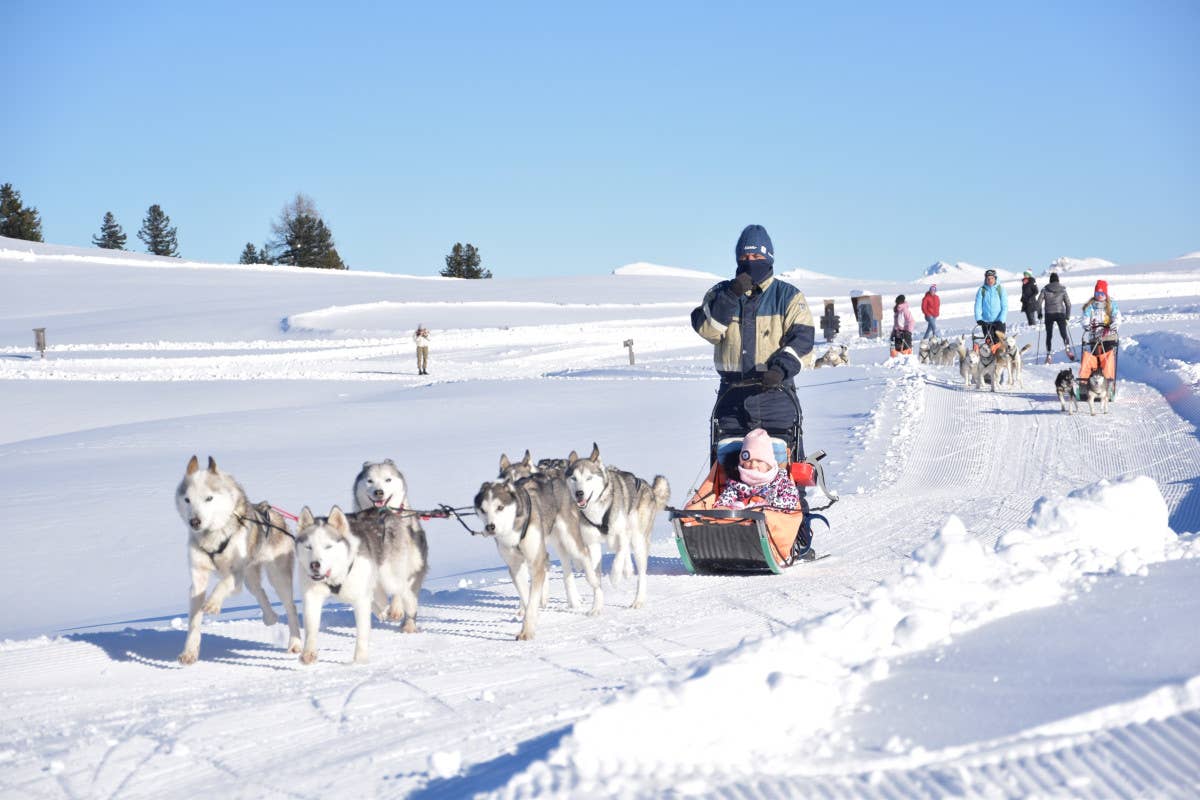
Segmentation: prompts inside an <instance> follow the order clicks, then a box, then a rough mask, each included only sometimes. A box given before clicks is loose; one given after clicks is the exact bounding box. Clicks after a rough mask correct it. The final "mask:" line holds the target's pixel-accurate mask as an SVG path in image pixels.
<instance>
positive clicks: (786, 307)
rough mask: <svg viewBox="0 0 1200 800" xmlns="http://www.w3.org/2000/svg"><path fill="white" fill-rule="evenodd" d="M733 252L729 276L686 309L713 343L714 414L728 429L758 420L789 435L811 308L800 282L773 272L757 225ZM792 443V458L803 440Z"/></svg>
mask: <svg viewBox="0 0 1200 800" xmlns="http://www.w3.org/2000/svg"><path fill="white" fill-rule="evenodd" d="M734 259H735V261H736V264H737V269H736V272H735V273H734V276H733V278H732V279H730V280H727V281H721V282H720V283H718V284H717V285H715V286H713V287H712V288H711V289H709V290H708V292H707V293H706V294H705V295H704V299H703V300H702V301H701V303H700V305H699V306H698V307H697V308H696V309H694V310H693V311H692V328H693V330H695V331H696V333H698V334H699V335H700V336H701V337H702V338H703V339H704V340H705V341H707V342H709V343H710V344H712V346H713V363H714V366H715V367H716V370H717V374H718V375H719V376H720V378H721V385H720V388H719V389H718V390H717V391H718V396H719V397H720V401H719V403H718V407H717V409H716V414H717V421H718V424H719V425H720V426H721V430H722V432H724V433H728V434H729V435H737V434H739V433H740V434H745V433H747V432H749V431H750V430H752V429H754V428H757V427H762V428H766V429H767V431H769V432H771V433H774V434H780V433H786V434H787V435H788V436H789V437H790V435H791V429H792V426H793V425H794V424H796V423H798V422H799V421H800V420H798V419H797V408H798V407H799V403H798V402H796V401H795V399H794V398H795V394H796V386H795V383H794V382H793V378H795V376H796V374H797V373H798V372H800V370H801V369H802V368H804V367H806V366H807V367H809V368H811V367H812V350H813V339H814V335H815V330H814V326H813V317H812V312H811V311H810V310H809V307H808V302H807V301H806V300H805V299H804V295H803V294H802V293H801V292H800V290H799V289H797V288H796V287H795V286H793V285H791V284H790V283H786V282H784V281H782V280H779V279H778V278H776V277H774V271H773V267H774V264H775V248H774V246H773V245H772V244H771V237H770V236H768V235H767V231H766V229H765V228H763V227H762V226H761V225H747V226H746V228H745V230H743V231H742V234H741V236H739V237H738V240H737V245H736V246H735V247H734ZM789 394H790V395H792V396H791V397H788V396H787V395H789ZM795 444H796V449H795V452H794V453H793V454H792V458H793V459H795V460H802V459H803V458H804V444H803V442H801V441H797V442H796V443H795Z"/></svg>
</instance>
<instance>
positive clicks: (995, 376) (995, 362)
mask: <svg viewBox="0 0 1200 800" xmlns="http://www.w3.org/2000/svg"><path fill="white" fill-rule="evenodd" d="M1002 349H1003V348H1002ZM978 355H979V368H978V369H977V370H976V371H975V386H976V388H978V389H983V384H985V383H989V382H990V383H991V384H992V391H993V392H994V391H996V384H997V383H999V382H1000V359H999V358H998V357H997V355H996V352H995V351H993V350H992V349H991V348H990V347H988V346H987V345H980V346H979V351H978Z"/></svg>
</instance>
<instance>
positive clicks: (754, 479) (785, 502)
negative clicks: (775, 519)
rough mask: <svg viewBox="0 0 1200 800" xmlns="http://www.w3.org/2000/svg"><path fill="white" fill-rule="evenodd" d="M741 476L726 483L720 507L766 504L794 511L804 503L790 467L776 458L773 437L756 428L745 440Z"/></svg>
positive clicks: (740, 459) (740, 466)
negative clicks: (789, 472) (782, 464)
mask: <svg viewBox="0 0 1200 800" xmlns="http://www.w3.org/2000/svg"><path fill="white" fill-rule="evenodd" d="M738 476H739V477H740V478H741V480H730V481H729V482H728V483H726V484H725V488H724V489H723V490H722V491H721V495H720V497H718V498H717V503H716V507H717V508H733V509H741V508H749V507H751V506H758V505H765V506H770V507H771V508H776V509H779V510H781V511H793V510H795V509H796V507H797V506H799V505H800V491H799V490H798V489H797V488H796V484H795V482H794V481H793V480H792V476H791V475H789V474H788V471H787V469H786V468H781V467H780V466H779V463H778V462H776V461H775V449H774V447H772V446H771V437H770V436H769V435H768V434H767V432H766V431H764V430H763V429H762V428H755V429H754V430H752V431H750V432H749V433H747V434H746V437H745V438H744V439H743V440H742V452H741V457H740V458H739V459H738Z"/></svg>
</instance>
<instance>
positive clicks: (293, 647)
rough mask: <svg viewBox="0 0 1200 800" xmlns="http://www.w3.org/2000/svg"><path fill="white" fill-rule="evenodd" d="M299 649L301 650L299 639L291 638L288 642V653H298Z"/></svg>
mask: <svg viewBox="0 0 1200 800" xmlns="http://www.w3.org/2000/svg"><path fill="white" fill-rule="evenodd" d="M300 650H301V647H300V640H299V639H292V640H291V641H289V642H288V647H287V651H288V652H289V653H291V654H292V655H295V654H296V653H299V652H300Z"/></svg>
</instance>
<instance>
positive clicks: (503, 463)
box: [500, 453, 512, 472]
mask: <svg viewBox="0 0 1200 800" xmlns="http://www.w3.org/2000/svg"><path fill="white" fill-rule="evenodd" d="M511 466H512V463H511V462H510V461H509V460H508V456H507V455H506V454H504V453H501V454H500V471H501V472H504V470H506V469H508V468H509V467H511Z"/></svg>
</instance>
